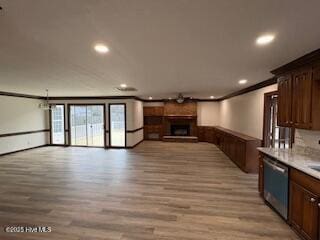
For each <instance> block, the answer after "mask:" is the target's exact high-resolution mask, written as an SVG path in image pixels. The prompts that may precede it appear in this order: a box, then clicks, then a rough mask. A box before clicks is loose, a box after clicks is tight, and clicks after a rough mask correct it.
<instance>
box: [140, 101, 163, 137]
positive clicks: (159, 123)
mask: <svg viewBox="0 0 320 240" xmlns="http://www.w3.org/2000/svg"><path fill="white" fill-rule="evenodd" d="M143 115H144V139H146V140H161V139H162V137H163V107H161V106H156V107H144V108H143Z"/></svg>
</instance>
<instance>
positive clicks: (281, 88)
mask: <svg viewBox="0 0 320 240" xmlns="http://www.w3.org/2000/svg"><path fill="white" fill-rule="evenodd" d="M278 94H279V95H278V96H279V97H278V124H279V125H280V126H283V127H291V125H292V78H291V75H290V74H287V75H283V76H281V77H279V78H278Z"/></svg>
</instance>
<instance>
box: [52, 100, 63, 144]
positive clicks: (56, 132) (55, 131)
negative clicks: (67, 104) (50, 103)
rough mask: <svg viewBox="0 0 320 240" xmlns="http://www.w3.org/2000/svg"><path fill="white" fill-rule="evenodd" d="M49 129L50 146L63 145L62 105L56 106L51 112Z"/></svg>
mask: <svg viewBox="0 0 320 240" xmlns="http://www.w3.org/2000/svg"><path fill="white" fill-rule="evenodd" d="M51 128H52V129H51V142H52V144H64V143H65V135H64V105H56V107H55V108H54V109H52V110H51Z"/></svg>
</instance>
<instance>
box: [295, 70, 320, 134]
mask: <svg viewBox="0 0 320 240" xmlns="http://www.w3.org/2000/svg"><path fill="white" fill-rule="evenodd" d="M319 97H320V96H319ZM311 109H312V70H311V69H310V68H305V69H301V70H298V71H296V72H294V73H293V77H292V122H293V124H294V125H293V126H294V127H296V128H303V129H310V128H312V119H311V113H312V112H311Z"/></svg>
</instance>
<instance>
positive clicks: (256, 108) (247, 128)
mask: <svg viewBox="0 0 320 240" xmlns="http://www.w3.org/2000/svg"><path fill="white" fill-rule="evenodd" d="M275 90H277V85H276V84H274V85H271V86H268V87H265V88H261V89H258V90H256V91H253V92H249V93H247V94H243V95H240V96H236V97H233V98H230V99H226V100H224V101H222V102H220V104H221V106H220V126H222V127H225V128H228V129H231V130H234V131H237V132H241V133H243V134H246V135H249V136H252V137H256V138H259V139H262V135H263V134H262V132H263V110H264V94H265V93H267V92H272V91H275Z"/></svg>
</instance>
